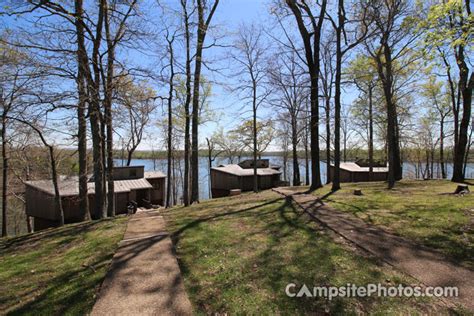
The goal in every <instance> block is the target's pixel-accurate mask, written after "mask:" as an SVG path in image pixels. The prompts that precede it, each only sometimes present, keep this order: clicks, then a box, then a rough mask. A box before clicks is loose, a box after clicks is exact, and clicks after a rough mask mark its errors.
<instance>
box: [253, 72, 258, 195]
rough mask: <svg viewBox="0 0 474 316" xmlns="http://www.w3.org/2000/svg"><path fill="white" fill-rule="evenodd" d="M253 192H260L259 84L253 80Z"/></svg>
mask: <svg viewBox="0 0 474 316" xmlns="http://www.w3.org/2000/svg"><path fill="white" fill-rule="evenodd" d="M252 124H253V128H252V129H253V130H252V138H253V192H255V193H257V192H258V175H257V84H256V83H255V80H254V81H253V120H252Z"/></svg>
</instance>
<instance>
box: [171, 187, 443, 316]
mask: <svg viewBox="0 0 474 316" xmlns="http://www.w3.org/2000/svg"><path fill="white" fill-rule="evenodd" d="M164 215H165V219H166V220H167V224H168V226H167V227H168V230H169V231H170V233H171V234H172V238H173V242H174V245H175V247H176V252H177V255H178V260H179V263H180V267H181V271H182V273H183V276H184V280H185V286H186V289H187V292H188V294H189V296H190V299H191V301H192V303H193V305H194V308H195V310H196V311H197V312H199V313H205V314H213V313H221V314H222V313H230V314H274V313H278V314H295V313H297V314H309V313H331V314H335V313H344V312H353V313H361V312H364V313H367V312H371V313H383V314H387V313H391V314H401V313H403V314H405V313H415V312H418V313H445V314H446V313H449V312H450V311H449V310H448V309H447V308H446V307H445V305H444V304H443V303H441V302H440V301H437V300H428V299H427V298H417V299H415V298H377V297H366V298H336V299H333V300H331V301H329V300H326V299H324V298H289V297H287V296H286V294H285V287H286V285H287V284H288V283H291V282H294V283H296V284H298V285H301V284H307V285H308V286H310V287H312V286H322V285H328V286H345V285H346V284H347V283H353V284H357V285H366V284H368V283H381V284H383V285H387V286H389V285H394V284H405V285H406V284H416V281H415V280H414V279H412V278H410V277H407V276H404V275H401V274H399V273H397V272H396V271H394V270H393V269H391V268H390V267H389V266H387V265H383V264H382V263H381V262H379V261H377V260H375V259H373V258H369V257H366V256H363V255H361V254H360V253H359V252H358V251H356V250H354V249H351V248H350V247H349V246H348V245H346V244H344V243H336V242H335V241H334V239H333V237H334V236H332V235H331V233H330V232H329V231H328V230H326V229H324V228H322V227H321V226H319V225H318V224H317V223H316V222H315V221H314V220H312V219H311V218H310V217H309V216H308V215H307V214H306V213H304V212H302V211H300V210H299V209H297V208H295V207H294V206H293V204H292V203H291V202H289V200H287V199H285V198H282V197H281V196H279V195H278V194H276V193H274V192H268V191H267V192H262V193H259V194H244V195H242V196H236V197H232V198H224V199H216V200H211V201H206V202H203V203H201V204H197V205H193V206H191V207H189V208H183V207H176V208H173V209H170V210H168V211H166V212H165V213H164Z"/></svg>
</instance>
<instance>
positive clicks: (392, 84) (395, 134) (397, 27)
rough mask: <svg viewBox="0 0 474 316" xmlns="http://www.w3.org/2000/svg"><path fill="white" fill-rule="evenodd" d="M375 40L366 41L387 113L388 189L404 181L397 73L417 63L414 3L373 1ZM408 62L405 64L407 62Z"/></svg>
mask: <svg viewBox="0 0 474 316" xmlns="http://www.w3.org/2000/svg"><path fill="white" fill-rule="evenodd" d="M370 15H371V19H373V21H374V24H373V25H374V32H375V37H374V39H371V40H370V41H366V48H367V51H368V52H369V54H370V55H371V57H372V58H373V59H374V61H375V63H376V65H377V72H378V77H379V80H380V82H381V86H382V89H383V92H384V99H385V106H386V111H387V145H388V163H389V165H388V187H389V188H393V187H394V185H395V181H398V180H400V179H401V178H402V161H401V155H400V126H399V118H398V111H397V108H398V104H397V99H396V97H395V92H396V90H397V88H398V87H396V80H395V78H396V73H397V71H400V70H402V69H404V67H405V66H406V65H407V64H409V63H412V62H413V59H412V58H409V56H410V55H412V54H413V51H412V49H411V45H412V44H413V43H414V42H415V40H416V39H417V35H416V34H414V32H413V31H414V23H413V19H412V7H411V3H409V2H408V1H405V0H394V1H384V0H376V1H371V2H370ZM404 59H405V62H403V60H404Z"/></svg>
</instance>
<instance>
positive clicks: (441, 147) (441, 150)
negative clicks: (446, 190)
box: [439, 116, 447, 179]
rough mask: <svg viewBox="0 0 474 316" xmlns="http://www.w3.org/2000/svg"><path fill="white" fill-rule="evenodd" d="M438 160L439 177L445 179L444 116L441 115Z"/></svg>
mask: <svg viewBox="0 0 474 316" xmlns="http://www.w3.org/2000/svg"><path fill="white" fill-rule="evenodd" d="M439 162H440V164H441V177H442V178H443V179H446V177H447V175H446V167H445V164H444V116H442V117H441V121H440V131H439Z"/></svg>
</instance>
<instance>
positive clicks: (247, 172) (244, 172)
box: [211, 165, 281, 177]
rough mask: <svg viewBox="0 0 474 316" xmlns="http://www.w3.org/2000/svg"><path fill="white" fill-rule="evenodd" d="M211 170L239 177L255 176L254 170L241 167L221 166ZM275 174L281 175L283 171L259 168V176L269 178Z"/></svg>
mask: <svg viewBox="0 0 474 316" xmlns="http://www.w3.org/2000/svg"><path fill="white" fill-rule="evenodd" d="M211 169H212V170H216V171H221V172H225V173H229V174H233V175H236V176H239V177H247V176H253V168H250V169H248V168H246V169H244V168H242V167H240V166H239V165H221V166H218V167H212V168H211ZM274 174H281V171H280V170H276V169H274V168H257V175H259V176H269V175H274Z"/></svg>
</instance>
